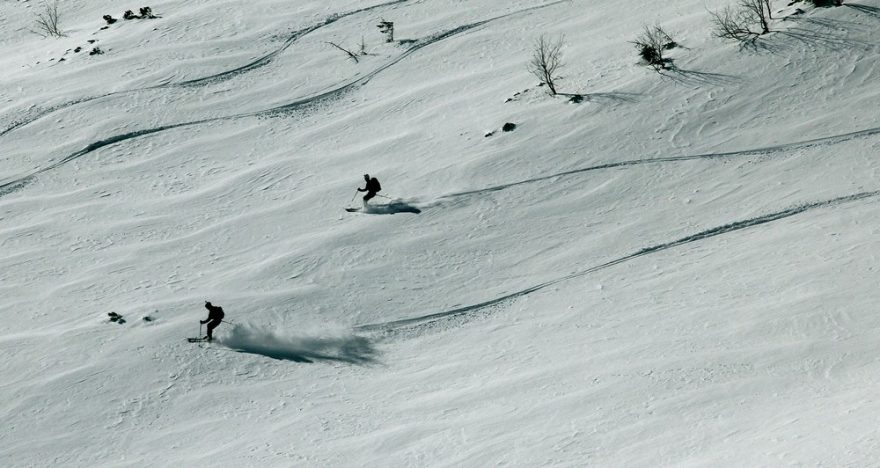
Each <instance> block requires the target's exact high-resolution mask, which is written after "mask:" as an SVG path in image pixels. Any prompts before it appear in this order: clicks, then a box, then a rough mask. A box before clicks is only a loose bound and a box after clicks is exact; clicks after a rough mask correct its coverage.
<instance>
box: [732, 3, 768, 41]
mask: <svg viewBox="0 0 880 468" xmlns="http://www.w3.org/2000/svg"><path fill="white" fill-rule="evenodd" d="M739 7H740V9H741V10H742V11H743V12H745V16H744V17H745V18H749V19H750V20H751V23H752V24H755V25H759V26H761V34H767V33H768V32H770V14H769V13H768V11H769V10H770V2H769V0H739ZM765 8H766V10H765Z"/></svg>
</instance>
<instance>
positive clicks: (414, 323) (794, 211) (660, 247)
mask: <svg viewBox="0 0 880 468" xmlns="http://www.w3.org/2000/svg"><path fill="white" fill-rule="evenodd" d="M878 195H880V190H876V191H871V192H861V193H857V194H853V195H846V196H842V197H837V198H832V199H830V200H824V201H819V202H813V203H807V204H804V205H799V206H796V207H793V208H789V209H786V210H782V211H777V212H775V213H771V214H766V215H763V216H758V217H755V218H749V219H745V220H742V221H735V222H732V223H728V224H725V225H722V226H716V227H714V228H710V229H706V230H704V231H700V232H698V233H696V234H691V235H689V236H686V237H682V238H680V239H677V240H674V241H671V242H666V243H662V244H656V245H653V246H650V247H645V248H643V249H640V250H638V251H636V252H634V253H631V254H629V255H626V256H623V257H619V258H616V259H614V260H610V261H608V262H605V263H602V264H600V265H596V266H593V267H590V268H587V269H586V270H581V271H577V272H575V273H571V274H569V275H566V276H562V277H560V278H557V279H553V280H550V281H546V282H543V283H540V284H537V285H534V286H531V287H529V288H526V289H523V290H520V291H516V292H514V293H510V294H507V295H504V296H501V297H497V298H495V299H491V300H488V301H484V302H480V303H478V304H473V305H469V306H464V307H458V308H455V309H452V310H447V311H444V312H437V313H433V314H428V315H423V316H420V317H413V318H408V319H402V320H394V321H390V322H381V323H375V324H368V325H359V326H356V327H354V330H355V331H361V332H372V331H385V332H394V331H397V330H400V329H414V328H421V327H425V326H430V325H433V324H434V322H437V321H440V320H443V319H449V318H452V317H456V316H461V315H465V314H468V313H470V312H476V311H479V310H481V309H485V308H488V307H491V306H497V305H500V304H502V303H505V302H508V301H512V300H514V299H518V298H520V297H523V296H527V295H529V294H531V293H533V292H536V291H540V290H542V289H545V288H547V287H549V286H553V285H555V284H558V283H561V282H563V281H568V280H571V279H574V278H579V277H582V276H586V275H588V274H590V273H595V272H597V271H600V270H604V269H606V268H610V267H612V266H615V265H619V264H621V263H624V262H628V261H630V260H634V259H636V258H639V257H642V256H645V255H648V254H652V253H655V252H661V251H664V250H668V249H672V248H674V247H679V246H682V245H685V244H690V243H693V242H697V241H701V240H703V239H708V238H711V237H716V236H720V235H723V234H727V233H731V232H735V231H740V230H743V229H747V228H750V227H754V226H760V225H762V224H766V223H770V222H773V221H778V220H780V219H784V218H789V217H791V216H795V215H798V214H801V213H804V212H806V211H811V210H814V209H818V208H825V207H831V206H838V205H842V204H844V203H850V202H855V201H859V200H864V199H868V198H873V197H877V196H878Z"/></svg>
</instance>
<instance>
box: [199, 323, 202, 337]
mask: <svg viewBox="0 0 880 468" xmlns="http://www.w3.org/2000/svg"><path fill="white" fill-rule="evenodd" d="M201 337H202V322H199V338H201Z"/></svg>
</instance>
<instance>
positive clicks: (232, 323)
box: [221, 320, 235, 325]
mask: <svg viewBox="0 0 880 468" xmlns="http://www.w3.org/2000/svg"><path fill="white" fill-rule="evenodd" d="M221 322H223V323H228V324H230V325H235V322H227V321H226V320H221Z"/></svg>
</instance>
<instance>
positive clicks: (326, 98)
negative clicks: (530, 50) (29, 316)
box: [0, 0, 567, 196]
mask: <svg viewBox="0 0 880 468" xmlns="http://www.w3.org/2000/svg"><path fill="white" fill-rule="evenodd" d="M400 1H404V0H400ZM565 1H567V0H561V1H557V2H553V3H548V4H545V5H540V6H536V7H531V8H526V9H523V10H518V11H515V12H512V13H507V14H504V15H500V16H496V17H494V18H490V19H487V20H483V21H478V22H475V23H470V24H466V25H463V26H459V27H457V28H455V29H451V30H449V31H445V32H442V33H439V34H436V35H433V36H430V37H428V38H426V39H422V40H420V41H417V42H416V43H415V44H414V45H413V46H411V47H410V48H409V49H407V50H406V51H404V52H403V53H401V54H400V55H398V56H397V57H396V58H394V59H393V60H391V61H389V62H387V63H385V64H383V65H382V66H380V67H378V68H376V69H375V70H373V71H371V72H370V73H368V74H366V75H364V76H362V77H360V78H358V79H356V80H354V81H351V82H349V83H346V84H343V85H340V86H338V87H336V88H334V89H331V90H330V91H326V92H324V93H321V94H318V95H315V96H309V97H305V98H301V99H298V100H296V101H293V102H291V103H288V104H283V105H280V106H276V107H272V108H270V109H266V110H261V111H256V112H246V113H241V114H233V115H229V116H223V117H215V118H211V119H204V120H197V121H192V122H181V123H177V124H170V125H163V126H160V127H154V128H150V129H145V130H138V131H134V132H128V133H123V134H120V135H115V136H112V137H109V138H105V139H102V140H99V141H96V142H94V143H92V144H90V145H88V146H86V147H85V148H83V149H81V150H79V151H77V152H75V153H73V154H70V155H68V156H66V157H64V158H62V159H61V160H60V161H59V162H57V163H54V164H52V165H49V166H46V167H44V168H41V169H39V170H36V171H34V172H32V173H31V174H28V175H27V176H23V177H21V178H18V179H15V180H12V181H9V182H6V183H3V184H2V185H0V196H3V195H8V194H10V193H12V192H15V191H16V190H18V189H20V188H22V187H23V186H24V185H21V184H20V182H21V181H22V180H24V179H28V178H33V177H35V176H36V175H38V174H40V173H43V172H46V171H48V170H51V169H55V168H57V167H59V166H61V165H63V164H66V163H68V162H70V161H73V160H75V159H78V158H81V157H83V156H85V155H87V154H89V153H91V152H92V151H95V150H97V149H99V148H103V147H105V146H107V145H110V144H114V143H119V142H122V141H126V140H131V139H134V138H138V137H141V136H146V135H152V134H155V133H159V132H163V131H165V130H171V129H175V128H182V127H190V126H195V125H200V124H204V123H208V122H216V121H220V120H235V119H243V118H248V117H280V116H285V115H289V114H291V113H295V112H302V111H305V110H308V109H310V108H314V107H316V106H319V105H321V104H325V103H328V102H332V101H335V100H338V99H340V98H342V97H343V96H345V95H346V94H347V93H349V92H351V91H353V90H355V89H358V88H360V87H361V86H363V85H365V84H366V83H368V82H369V81H370V80H371V79H373V78H374V77H376V75H378V74H379V73H381V72H383V71H385V70H387V69H388V68H390V67H392V66H393V65H395V64H397V63H399V62H400V61H401V60H403V59H405V58H406V57H409V56H410V55H412V54H413V53H415V52H416V51H418V50H420V49H422V48H424V47H427V46H429V45H431V44H436V43H437V42H440V41H442V40H445V39H449V38H451V37H453V36H456V35H458V34H461V33H464V32H466V31H469V30H472V29H474V28H477V27H479V26H483V25H485V24H487V23H490V22H493V21H497V20H500V19H503V18H508V17H511V16H514V15H519V14H523V13H526V12H530V11H534V10H537V9H540V8H546V7H549V6H553V5H557V4H560V3H564V2H565ZM386 5H387V4H386ZM0 135H2V134H0Z"/></svg>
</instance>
